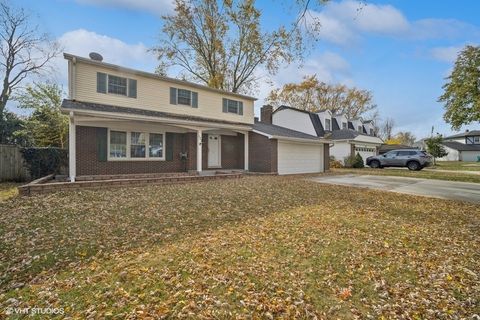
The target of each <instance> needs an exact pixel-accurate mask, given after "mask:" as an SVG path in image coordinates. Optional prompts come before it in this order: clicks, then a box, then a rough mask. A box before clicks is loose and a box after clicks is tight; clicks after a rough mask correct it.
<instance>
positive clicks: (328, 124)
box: [325, 119, 332, 131]
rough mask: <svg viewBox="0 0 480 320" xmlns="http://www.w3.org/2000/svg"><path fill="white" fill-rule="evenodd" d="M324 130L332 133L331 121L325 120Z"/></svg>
mask: <svg viewBox="0 0 480 320" xmlns="http://www.w3.org/2000/svg"><path fill="white" fill-rule="evenodd" d="M325 130H327V131H332V120H330V119H325Z"/></svg>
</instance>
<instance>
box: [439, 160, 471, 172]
mask: <svg viewBox="0 0 480 320" xmlns="http://www.w3.org/2000/svg"><path fill="white" fill-rule="evenodd" d="M432 169H440V170H459V171H480V162H463V161H437V164H436V165H435V166H434V167H432Z"/></svg>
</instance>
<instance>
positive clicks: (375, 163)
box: [370, 160, 380, 169]
mask: <svg viewBox="0 0 480 320" xmlns="http://www.w3.org/2000/svg"><path fill="white" fill-rule="evenodd" d="M370 168H373V169H378V168H380V161H378V160H372V161H371V162H370Z"/></svg>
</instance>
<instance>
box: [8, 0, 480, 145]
mask: <svg viewBox="0 0 480 320" xmlns="http://www.w3.org/2000/svg"><path fill="white" fill-rule="evenodd" d="M13 3H15V4H16V5H19V6H23V7H26V8H29V9H30V10H31V11H33V12H35V13H36V14H38V16H39V19H40V23H41V24H42V26H43V27H44V29H45V30H46V31H48V32H49V33H51V34H52V35H53V36H54V37H55V38H58V39H59V41H60V42H61V44H62V45H63V46H64V48H65V51H66V52H69V53H73V54H77V55H81V56H87V55H88V53H89V52H91V51H96V52H99V53H101V54H102V55H103V57H104V61H106V62H110V63H115V64H120V65H123V66H127V67H131V68H136V69H141V70H145V71H150V72H153V71H154V69H155V66H156V60H155V57H153V56H152V55H151V54H150V53H148V51H147V49H148V48H150V47H152V46H153V45H154V44H155V43H156V38H157V36H158V33H159V32H160V28H161V20H160V19H159V16H160V15H162V14H165V13H168V12H171V10H172V4H171V2H170V0H50V1H48V0H42V1H38V0H15V1H14V2H13ZM257 3H258V6H259V7H260V8H261V10H262V12H263V19H262V21H263V23H264V24H265V26H266V27H267V28H274V27H275V26H276V25H277V23H279V21H286V20H287V21H291V20H292V18H291V17H288V15H291V14H293V12H289V11H288V10H286V9H285V8H284V7H283V6H280V5H278V6H277V5H272V2H271V1H258V2H257ZM367 3H368V4H367V6H364V7H363V8H362V10H360V11H359V10H358V7H359V4H358V2H355V1H350V0H344V1H331V2H330V3H329V4H327V5H326V6H323V7H322V8H319V9H318V10H317V11H312V12H310V14H311V15H314V16H317V17H318V18H319V19H320V21H321V23H322V29H321V31H320V32H321V34H320V37H321V41H320V42H319V43H318V46H317V47H316V48H315V50H313V51H312V52H311V53H310V55H309V56H308V57H307V60H306V62H305V63H304V64H303V66H301V67H299V66H298V65H290V66H285V67H284V68H282V69H281V70H280V71H279V73H278V74H277V75H276V76H275V77H273V78H271V79H269V80H270V81H262V82H261V83H260V86H259V89H258V92H257V93H256V94H255V96H256V97H258V99H259V100H258V101H257V103H256V106H255V107H256V113H257V114H258V113H259V108H260V106H261V105H262V104H263V102H264V101H263V99H264V98H265V97H266V95H267V94H268V92H269V91H270V90H271V89H272V87H275V86H280V85H282V84H284V83H286V82H295V81H300V80H301V79H302V77H303V76H304V75H311V74H316V75H317V77H318V78H319V79H320V80H323V81H325V82H330V83H344V84H348V85H354V86H356V87H359V88H362V89H368V90H371V91H372V92H373V94H374V97H375V103H376V104H377V105H378V107H379V111H380V115H381V117H382V118H386V117H392V118H394V119H395V122H396V125H397V127H396V131H398V130H408V131H412V132H413V133H414V134H415V135H416V136H417V138H421V137H424V136H426V135H427V134H429V133H430V130H431V127H432V126H435V131H437V132H440V133H443V134H450V133H452V131H451V130H450V127H449V125H447V124H446V123H444V121H443V119H442V115H443V107H442V105H441V104H439V103H437V102H436V101H437V98H438V97H439V96H440V95H441V93H442V85H443V84H444V82H445V80H444V78H445V77H446V76H447V75H448V74H449V72H450V71H451V69H452V65H453V62H454V60H455V57H456V54H457V53H458V51H459V50H460V49H461V48H462V47H463V46H465V45H466V44H479V43H480V22H479V21H480V20H479V19H478V13H479V12H480V1H478V0H455V1H454V0H442V1H439V0H422V1H418V0H391V1H372V0H369V1H367ZM55 64H56V66H57V69H58V72H57V75H56V78H57V81H59V82H60V83H62V84H64V86H65V89H66V71H67V64H66V62H65V61H63V59H58V61H56V63H55ZM479 127H480V125H479V124H478V123H477V124H473V125H471V126H468V127H464V128H462V130H464V129H466V128H470V129H474V128H477V129H479Z"/></svg>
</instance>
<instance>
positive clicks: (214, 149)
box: [208, 134, 221, 168]
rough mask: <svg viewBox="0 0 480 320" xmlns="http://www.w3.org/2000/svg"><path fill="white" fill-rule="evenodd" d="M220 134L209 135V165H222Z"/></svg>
mask: <svg viewBox="0 0 480 320" xmlns="http://www.w3.org/2000/svg"><path fill="white" fill-rule="evenodd" d="M220 146H221V143H220V135H219V134H209V135H208V167H210V168H215V167H217V168H218V167H220Z"/></svg>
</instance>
